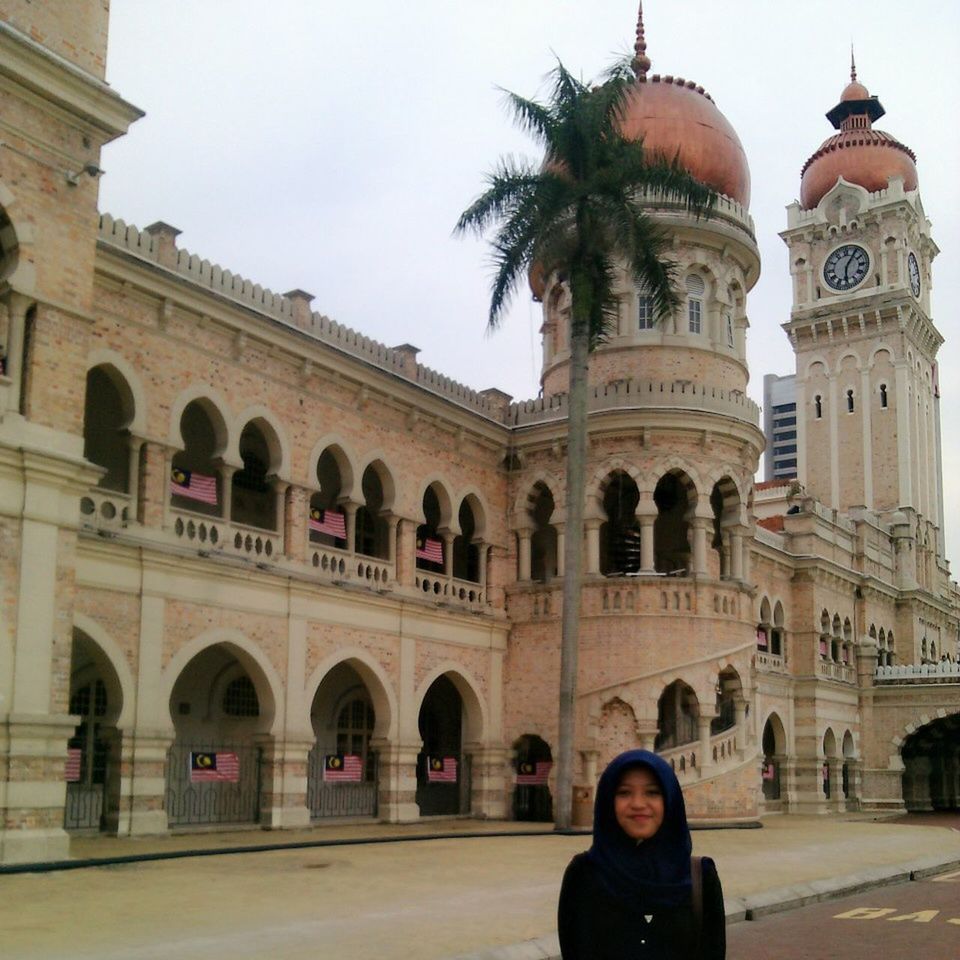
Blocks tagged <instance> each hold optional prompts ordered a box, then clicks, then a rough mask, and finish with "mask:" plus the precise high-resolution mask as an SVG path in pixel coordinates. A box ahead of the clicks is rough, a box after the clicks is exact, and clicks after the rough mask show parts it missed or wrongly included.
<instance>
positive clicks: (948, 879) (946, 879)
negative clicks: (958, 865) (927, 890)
mask: <svg viewBox="0 0 960 960" xmlns="http://www.w3.org/2000/svg"><path fill="white" fill-rule="evenodd" d="M930 882H931V883H960V870H954V871H953V873H941V874H940V876H938V877H931V878H930Z"/></svg>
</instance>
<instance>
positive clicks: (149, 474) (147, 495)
mask: <svg viewBox="0 0 960 960" xmlns="http://www.w3.org/2000/svg"><path fill="white" fill-rule="evenodd" d="M140 449H141V459H142V460H143V463H142V465H141V469H140V471H139V473H138V476H137V514H136V517H137V521H138V522H139V523H140V524H142V525H143V526H145V527H153V528H162V527H164V526H165V525H166V511H167V504H168V503H169V502H170V460H171V459H172V454H171V455H170V457H168V456H167V450H166V448H165V447H164V446H163V444H160V443H155V442H154V441H152V440H147V441H144V442H143V444H142V445H141V448H140Z"/></svg>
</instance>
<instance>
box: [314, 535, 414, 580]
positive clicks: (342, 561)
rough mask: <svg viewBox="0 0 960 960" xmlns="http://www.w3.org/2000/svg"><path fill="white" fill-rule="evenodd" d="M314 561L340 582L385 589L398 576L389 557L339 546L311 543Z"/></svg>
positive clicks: (320, 570)
mask: <svg viewBox="0 0 960 960" xmlns="http://www.w3.org/2000/svg"><path fill="white" fill-rule="evenodd" d="M310 563H311V565H312V566H313V568H314V569H315V570H316V571H318V572H319V573H320V575H321V576H323V577H324V578H325V579H329V580H331V581H334V582H337V583H341V582H348V583H358V584H366V585H367V586H370V587H373V588H374V589H377V590H385V589H389V588H390V587H391V586H392V585H393V583H394V582H395V580H396V566H395V564H393V563H390V562H389V561H388V560H379V559H377V558H376V557H366V556H363V555H362V554H359V553H349V552H348V551H346V550H338V549H337V548H336V547H328V546H321V545H319V544H311V546H310Z"/></svg>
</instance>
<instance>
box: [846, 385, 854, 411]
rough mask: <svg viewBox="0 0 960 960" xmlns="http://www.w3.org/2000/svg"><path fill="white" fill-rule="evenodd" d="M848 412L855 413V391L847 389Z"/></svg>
mask: <svg viewBox="0 0 960 960" xmlns="http://www.w3.org/2000/svg"><path fill="white" fill-rule="evenodd" d="M847 413H853V391H852V390H848V391H847Z"/></svg>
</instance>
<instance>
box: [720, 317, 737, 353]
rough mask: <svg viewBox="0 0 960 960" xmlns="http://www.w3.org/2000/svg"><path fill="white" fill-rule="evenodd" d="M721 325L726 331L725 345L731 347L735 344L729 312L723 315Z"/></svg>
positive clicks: (731, 318)
mask: <svg viewBox="0 0 960 960" xmlns="http://www.w3.org/2000/svg"><path fill="white" fill-rule="evenodd" d="M723 326H724V329H725V330H726V332H727V346H728V347H731V348H732V347H733V346H734V345H735V341H734V338H733V317H732V316H731V315H730V314H729V313H725V314H724V315H723Z"/></svg>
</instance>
